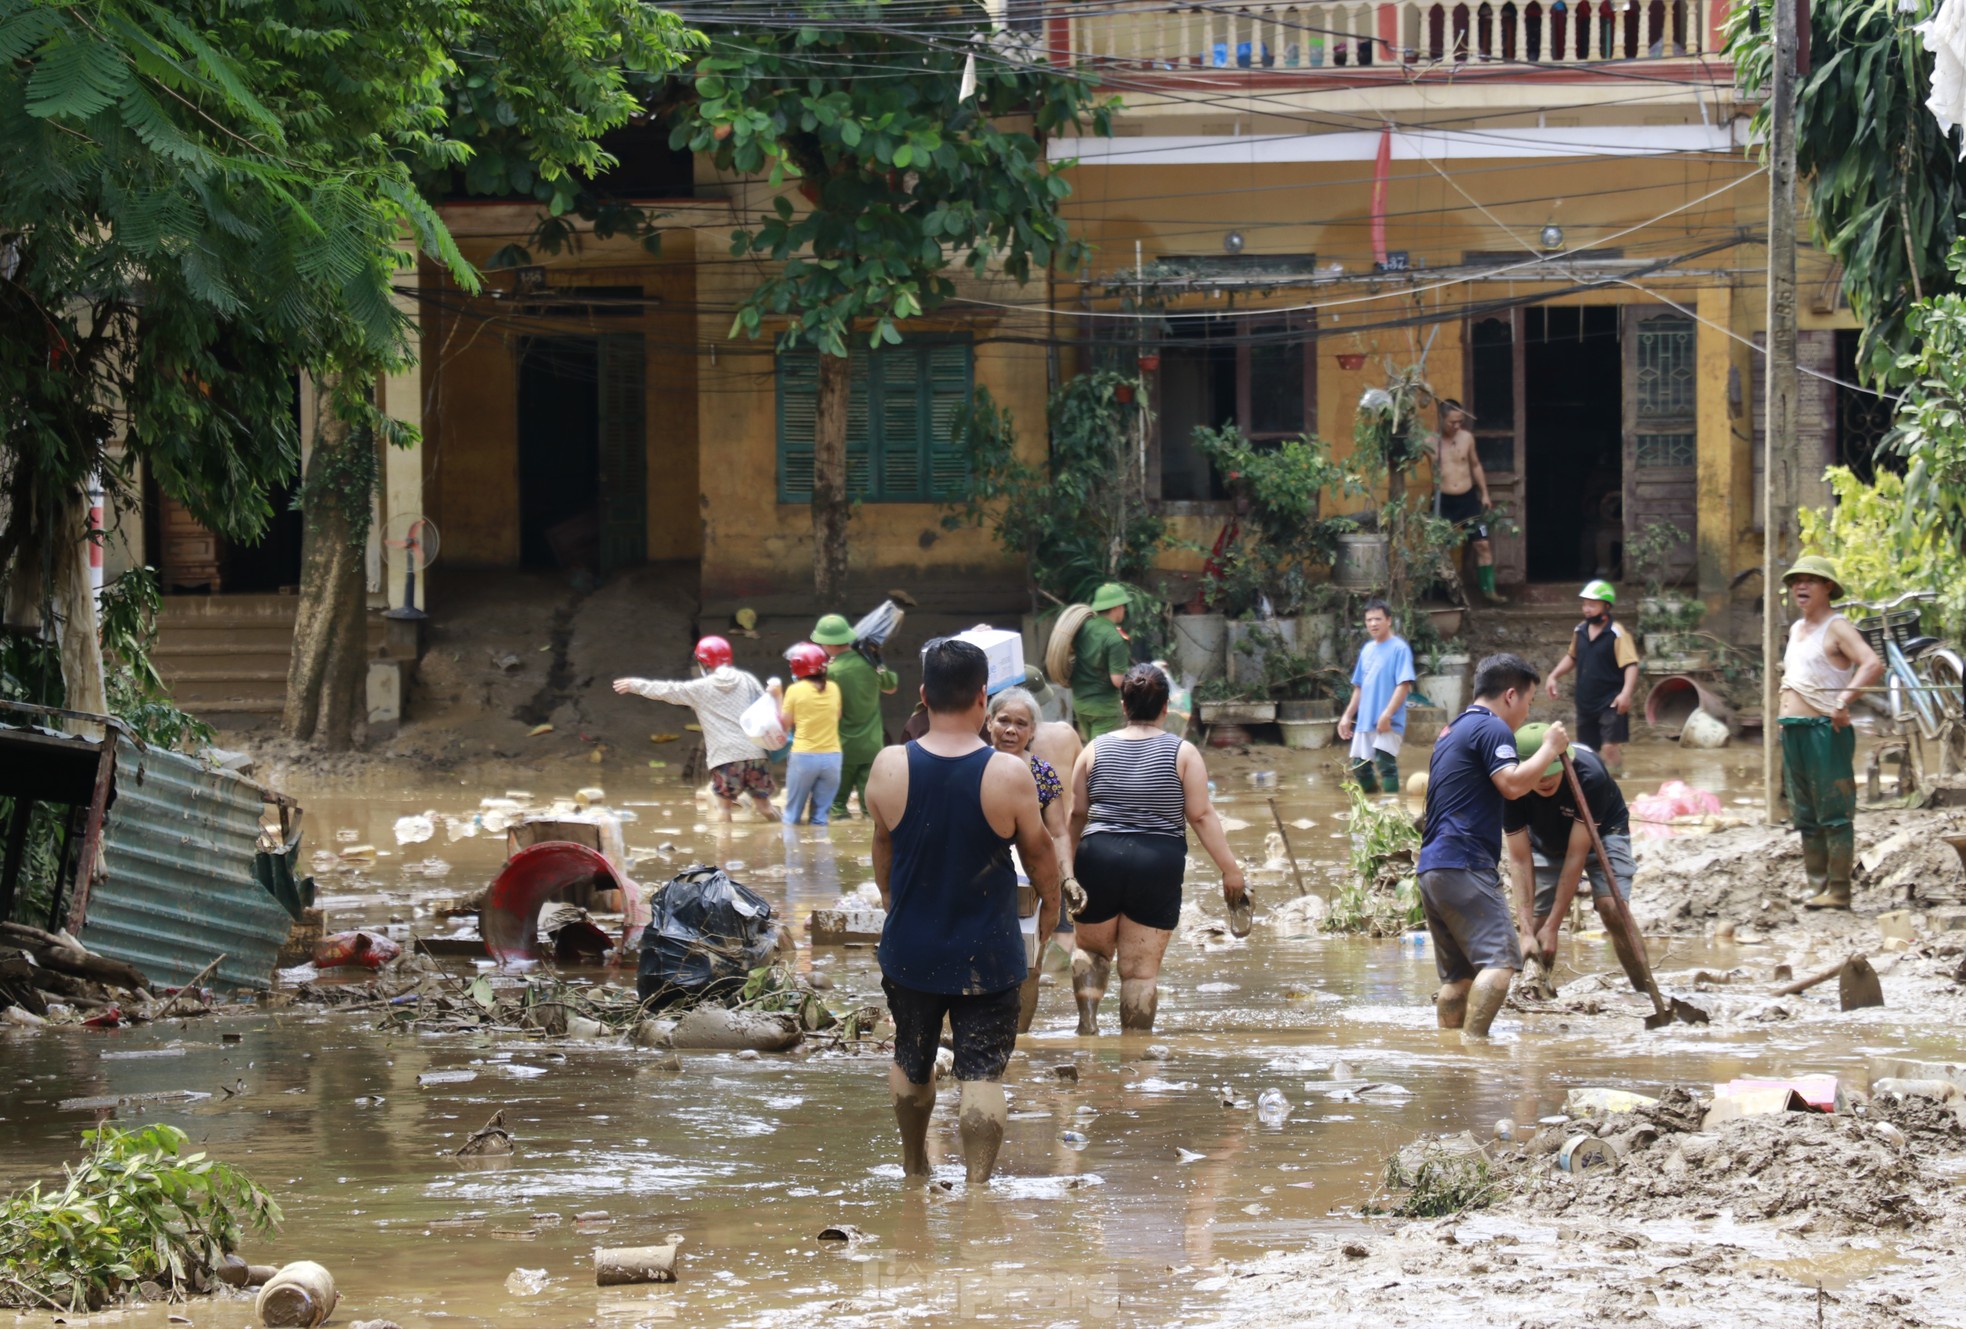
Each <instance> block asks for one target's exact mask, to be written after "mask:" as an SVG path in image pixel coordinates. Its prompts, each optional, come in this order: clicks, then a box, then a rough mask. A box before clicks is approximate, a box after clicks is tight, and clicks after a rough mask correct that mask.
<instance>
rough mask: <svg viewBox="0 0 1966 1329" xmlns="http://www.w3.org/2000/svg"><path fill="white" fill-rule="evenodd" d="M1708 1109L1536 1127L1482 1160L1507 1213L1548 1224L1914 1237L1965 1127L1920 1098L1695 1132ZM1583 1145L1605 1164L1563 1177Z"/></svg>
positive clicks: (1962, 1146)
mask: <svg viewBox="0 0 1966 1329" xmlns="http://www.w3.org/2000/svg"><path fill="white" fill-rule="evenodd" d="M1707 1106H1708V1103H1707V1101H1706V1099H1705V1097H1704V1096H1703V1095H1701V1094H1698V1093H1696V1092H1694V1091H1693V1090H1690V1089H1687V1088H1685V1087H1675V1088H1673V1089H1670V1090H1668V1091H1667V1092H1666V1093H1665V1094H1664V1095H1662V1096H1661V1097H1660V1099H1659V1100H1658V1101H1657V1102H1656V1103H1654V1104H1652V1105H1650V1106H1646V1107H1640V1108H1638V1109H1636V1110H1634V1111H1628V1112H1598V1113H1593V1114H1591V1115H1590V1116H1588V1117H1585V1118H1582V1119H1579V1120H1576V1121H1569V1122H1564V1123H1562V1124H1550V1125H1546V1126H1544V1127H1543V1128H1541V1129H1540V1130H1538V1131H1537V1132H1536V1133H1535V1134H1534V1135H1533V1136H1530V1137H1529V1138H1528V1139H1526V1140H1522V1141H1520V1142H1516V1143H1511V1142H1502V1141H1497V1142H1495V1143H1492V1144H1490V1145H1488V1146H1487V1147H1486V1149H1485V1153H1487V1154H1488V1156H1489V1157H1490V1161H1491V1165H1492V1166H1493V1167H1494V1168H1495V1169H1496V1171H1498V1172H1501V1173H1504V1174H1506V1175H1508V1176H1509V1177H1510V1185H1509V1190H1510V1196H1509V1198H1508V1200H1506V1201H1505V1202H1504V1203H1505V1204H1506V1205H1507V1206H1508V1207H1511V1208H1514V1209H1516V1210H1519V1211H1522V1212H1525V1213H1533V1214H1535V1215H1537V1216H1539V1217H1544V1218H1547V1217H1552V1216H1555V1215H1561V1214H1565V1213H1571V1212H1575V1213H1579V1214H1590V1215H1592V1216H1595V1217H1600V1218H1611V1219H1625V1220H1639V1221H1644V1220H1659V1219H1703V1218H1715V1217H1718V1216H1720V1215H1722V1214H1723V1213H1724V1214H1729V1215H1731V1216H1732V1217H1733V1218H1734V1219H1735V1220H1736V1221H1741V1222H1746V1221H1750V1220H1762V1221H1776V1220H1780V1221H1783V1222H1784V1223H1785V1224H1804V1225H1806V1226H1808V1228H1809V1229H1810V1230H1811V1231H1816V1232H1822V1233H1826V1234H1832V1235H1840V1234H1854V1233H1860V1232H1873V1231H1876V1230H1877V1229H1879V1228H1898V1229H1904V1228H1912V1227H1917V1226H1920V1225H1922V1224H1923V1223H1924V1222H1925V1221H1926V1220H1927V1218H1928V1216H1929V1213H1930V1211H1931V1208H1932V1206H1933V1204H1934V1202H1935V1200H1936V1198H1937V1192H1936V1190H1935V1187H1937V1188H1943V1186H1944V1185H1945V1183H1943V1182H1941V1181H1935V1180H1934V1178H1935V1177H1936V1176H1937V1175H1938V1172H1939V1171H1941V1170H1935V1169H1934V1168H1933V1167H1932V1166H1931V1164H1932V1162H1933V1160H1934V1159H1935V1158H1936V1157H1941V1156H1949V1157H1952V1158H1953V1159H1954V1160H1955V1161H1956V1160H1957V1156H1958V1155H1959V1154H1960V1153H1962V1152H1966V1128H1962V1127H1961V1125H1960V1121H1959V1118H1958V1117H1957V1116H1955V1115H1954V1114H1953V1113H1952V1112H1951V1111H1950V1110H1949V1109H1946V1108H1944V1107H1942V1106H1941V1105H1940V1104H1938V1103H1937V1102H1935V1101H1933V1100H1929V1099H1921V1098H1918V1097H1917V1096H1903V1097H1899V1096H1882V1095H1881V1096H1879V1098H1878V1099H1876V1100H1875V1101H1865V1100H1863V1099H1862V1098H1861V1097H1860V1096H1857V1095H1852V1101H1851V1102H1850V1104H1849V1105H1848V1106H1849V1108H1850V1110H1849V1111H1847V1112H1839V1113H1834V1114H1832V1113H1825V1112H1795V1111H1787V1112H1771V1113H1765V1114H1762V1115H1757V1116H1750V1117H1741V1118H1737V1119H1735V1120H1732V1121H1726V1122H1724V1123H1721V1124H1719V1125H1718V1126H1717V1127H1715V1128H1714V1129H1711V1130H1702V1129H1701V1123H1702V1121H1703V1120H1704V1118H1705V1115H1706V1109H1707ZM1580 1136H1582V1137H1590V1138H1594V1139H1595V1140H1597V1141H1601V1142H1602V1143H1603V1144H1604V1145H1605V1146H1607V1147H1608V1153H1609V1159H1608V1160H1607V1162H1606V1164H1605V1165H1601V1166H1595V1167H1583V1168H1578V1169H1575V1170H1572V1171H1570V1172H1568V1173H1567V1174H1566V1173H1565V1172H1564V1171H1563V1170H1561V1169H1560V1167H1559V1165H1558V1155H1559V1154H1560V1153H1561V1152H1562V1151H1563V1150H1564V1149H1565V1147H1566V1145H1568V1144H1569V1143H1570V1142H1571V1141H1572V1140H1574V1139H1576V1138H1578V1137H1580Z"/></svg>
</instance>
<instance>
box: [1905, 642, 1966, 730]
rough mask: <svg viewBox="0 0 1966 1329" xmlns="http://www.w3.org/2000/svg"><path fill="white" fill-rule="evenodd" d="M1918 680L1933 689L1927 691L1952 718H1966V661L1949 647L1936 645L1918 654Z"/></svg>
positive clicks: (1948, 717) (1947, 715)
mask: <svg viewBox="0 0 1966 1329" xmlns="http://www.w3.org/2000/svg"><path fill="white" fill-rule="evenodd" d="M1916 668H1917V672H1918V675H1919V681H1920V682H1921V683H1923V684H1924V685H1925V686H1926V687H1928V688H1930V689H1932V691H1931V692H1929V693H1927V694H1926V695H1927V696H1929V697H1931V698H1932V699H1933V700H1935V701H1937V702H1938V703H1939V711H1940V713H1941V714H1942V715H1944V716H1945V717H1946V719H1948V720H1952V721H1954V722H1958V721H1962V720H1966V662H1962V661H1961V660H1960V658H1959V655H1958V653H1957V652H1955V651H1953V650H1952V649H1951V648H1949V647H1945V646H1937V647H1934V648H1933V649H1931V650H1929V651H1927V652H1925V654H1923V655H1921V656H1919V657H1918V664H1917V666H1916Z"/></svg>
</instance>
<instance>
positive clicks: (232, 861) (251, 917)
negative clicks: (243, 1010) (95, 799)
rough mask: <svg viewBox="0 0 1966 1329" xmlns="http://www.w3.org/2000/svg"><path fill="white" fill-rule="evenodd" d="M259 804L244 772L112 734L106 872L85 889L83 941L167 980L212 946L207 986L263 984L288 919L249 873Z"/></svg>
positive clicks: (187, 975)
mask: <svg viewBox="0 0 1966 1329" xmlns="http://www.w3.org/2000/svg"><path fill="white" fill-rule="evenodd" d="M261 805H262V803H261V798H260V791H259V787H258V786H257V785H255V784H253V783H252V782H251V781H249V780H244V779H241V778H240V777H239V776H237V775H235V774H232V773H231V772H228V771H211V770H207V769H206V768H205V766H204V764H203V763H201V762H199V761H197V760H195V759H194V758H191V757H187V756H184V755H183V754H181V753H176V752H164V751H159V750H157V749H155V748H153V749H151V750H150V751H148V752H144V751H141V750H140V749H138V748H137V746H136V745H135V744H133V743H131V742H130V741H129V740H128V739H127V738H118V739H117V745H116V801H115V803H114V804H112V805H111V807H110V809H109V817H108V826H107V827H106V829H105V832H104V836H103V854H104V860H105V863H104V866H105V868H106V872H107V876H106V879H105V880H103V881H101V882H99V883H98V884H97V885H96V887H95V889H94V890H93V891H91V892H90V894H89V917H88V922H87V923H86V924H85V925H84V928H83V931H82V937H83V940H84V941H86V942H87V943H88V945H89V947H90V948H91V949H93V950H98V951H101V952H102V953H103V954H104V955H110V956H114V957H115V958H117V959H119V960H127V961H129V962H130V963H131V964H133V965H135V966H136V967H137V968H139V969H141V970H143V972H144V973H145V974H147V975H149V977H150V979H151V981H152V982H154V983H159V984H163V985H165V986H170V985H174V984H179V983H185V982H188V981H190V979H191V978H192V977H193V976H194V975H196V974H197V972H198V971H199V970H200V969H203V968H204V967H205V966H206V965H208V964H210V963H211V962H212V960H213V959H215V958H217V957H218V956H219V955H221V954H222V955H224V956H225V957H226V958H225V963H224V964H222V965H220V966H219V968H218V973H217V974H216V975H215V977H214V978H213V979H212V980H210V981H211V982H213V984H214V985H215V986H218V987H220V988H234V987H241V988H265V987H268V986H270V985H271V982H272V975H273V961H274V957H275V955H276V954H277V953H278V952H279V949H280V943H281V942H283V941H285V940H286V937H287V926H288V924H289V923H290V922H291V921H292V920H290V919H289V918H288V916H287V911H286V910H285V909H283V908H281V907H280V903H279V902H278V901H277V900H275V899H274V898H273V897H272V895H270V894H268V892H267V890H266V888H265V887H263V886H261V885H260V884H259V882H258V881H257V880H255V879H254V877H253V851H254V844H255V841H256V840H257V838H258V835H259V815H260V808H261Z"/></svg>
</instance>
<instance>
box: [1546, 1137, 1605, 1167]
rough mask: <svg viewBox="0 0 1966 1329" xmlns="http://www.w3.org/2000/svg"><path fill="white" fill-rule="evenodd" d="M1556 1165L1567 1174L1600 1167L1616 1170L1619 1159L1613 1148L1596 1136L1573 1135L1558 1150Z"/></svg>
mask: <svg viewBox="0 0 1966 1329" xmlns="http://www.w3.org/2000/svg"><path fill="white" fill-rule="evenodd" d="M1556 1165H1557V1166H1558V1167H1560V1168H1562V1169H1563V1170H1564V1171H1565V1172H1588V1171H1590V1170H1591V1169H1592V1168H1600V1167H1601V1168H1606V1169H1615V1168H1616V1167H1617V1166H1618V1159H1617V1156H1616V1155H1615V1154H1613V1153H1612V1152H1611V1146H1610V1145H1608V1144H1606V1143H1605V1142H1604V1141H1602V1140H1600V1139H1598V1138H1597V1137H1596V1136H1595V1135H1573V1136H1571V1137H1570V1138H1569V1139H1567V1140H1565V1141H1564V1142H1563V1148H1561V1149H1559V1150H1557V1153H1556Z"/></svg>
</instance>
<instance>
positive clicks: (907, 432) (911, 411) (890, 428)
mask: <svg viewBox="0 0 1966 1329" xmlns="http://www.w3.org/2000/svg"><path fill="white" fill-rule="evenodd" d="M880 363H881V485H880V497H881V498H883V499H886V500H888V501H889V502H906V501H908V500H910V499H918V498H920V497H921V493H922V470H923V456H922V430H921V420H922V390H923V388H924V386H925V384H926V382H927V378H928V374H927V368H928V366H927V364H926V357H925V355H924V348H922V347H920V346H910V345H906V344H903V345H900V346H889V347H885V348H883V349H882V351H881V352H880Z"/></svg>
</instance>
